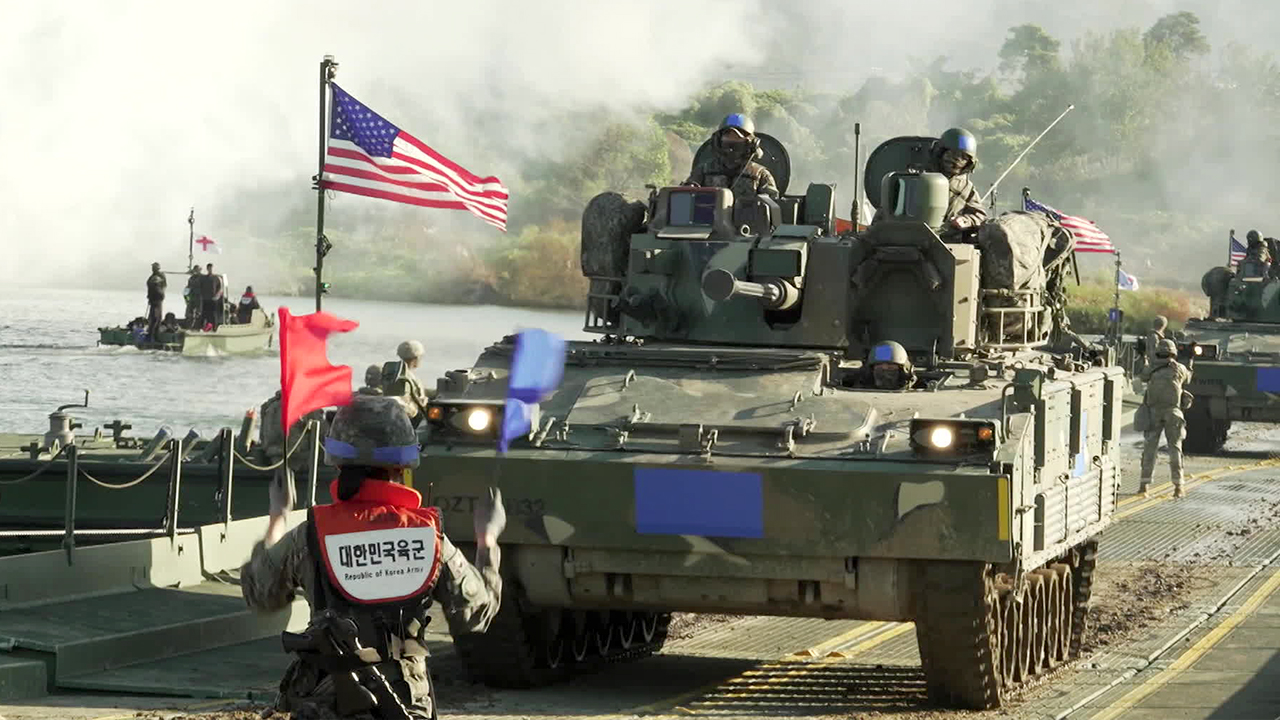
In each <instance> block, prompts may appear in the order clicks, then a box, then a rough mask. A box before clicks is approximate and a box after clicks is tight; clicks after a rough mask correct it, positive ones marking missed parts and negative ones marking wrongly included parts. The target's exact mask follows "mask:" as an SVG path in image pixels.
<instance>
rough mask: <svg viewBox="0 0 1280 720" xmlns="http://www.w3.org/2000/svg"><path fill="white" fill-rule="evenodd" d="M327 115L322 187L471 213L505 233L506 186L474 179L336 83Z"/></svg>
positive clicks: (491, 178)
mask: <svg viewBox="0 0 1280 720" xmlns="http://www.w3.org/2000/svg"><path fill="white" fill-rule="evenodd" d="M329 86H330V87H331V88H332V89H333V103H332V107H331V108H330V112H329V147H328V150H327V151H326V153H325V155H326V157H325V162H324V175H323V177H322V178H321V186H322V187H325V188H327V189H329V190H337V191H338V192H345V193H352V194H354V195H365V196H368V197H376V198H382V199H384V200H391V201H393V202H400V203H406V204H409V205H421V206H422V207H434V208H447V209H450V210H470V211H471V212H472V213H473V214H475V215H476V216H478V217H479V218H480V219H481V220H484V221H485V222H487V223H489V224H490V225H493V226H495V227H498V228H499V229H501V230H502V231H504V232H505V231H506V229H507V188H506V186H505V185H503V184H502V182H501V181H500V180H498V178H496V177H485V178H482V177H476V176H475V175H473V174H471V172H469V171H468V170H467V169H465V168H463V167H462V166H461V165H458V164H457V163H455V162H453V161H452V160H449V159H448V158H446V157H445V156H443V155H441V154H440V153H438V152H436V151H435V150H432V149H431V148H430V147H429V146H427V144H426V143H424V142H422V141H421V140H419V139H417V138H415V137H414V136H412V135H410V134H409V133H407V132H405V131H403V130H401V129H400V128H398V127H396V126H395V125H392V124H391V123H390V122H388V121H387V119H386V118H384V117H382V116H381V115H379V114H378V113H376V112H374V111H372V110H370V109H369V108H367V107H365V106H364V104H362V103H361V102H360V101H359V100H356V99H355V98H353V97H351V95H350V94H348V93H347V92H346V91H345V90H343V89H342V88H340V87H338V85H337V83H329Z"/></svg>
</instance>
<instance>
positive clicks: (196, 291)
mask: <svg viewBox="0 0 1280 720" xmlns="http://www.w3.org/2000/svg"><path fill="white" fill-rule="evenodd" d="M182 294H183V296H184V297H186V299H187V317H186V320H187V327H188V328H191V329H192V330H199V329H200V328H202V327H204V323H203V322H201V320H200V315H201V311H202V310H203V309H204V283H203V281H201V279H200V266H199V265H192V266H191V277H189V278H187V287H186V289H184V290H183V291H182Z"/></svg>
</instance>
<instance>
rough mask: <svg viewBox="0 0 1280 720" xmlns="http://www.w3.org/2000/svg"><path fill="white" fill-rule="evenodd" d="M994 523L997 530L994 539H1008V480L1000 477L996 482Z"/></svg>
mask: <svg viewBox="0 0 1280 720" xmlns="http://www.w3.org/2000/svg"><path fill="white" fill-rule="evenodd" d="M996 494H997V495H998V497H997V499H996V508H997V511H996V522H997V523H998V524H999V528H998V529H997V530H996V537H998V538H999V539H1001V540H1008V539H1009V478H1007V477H1005V476H1003V475H1001V476H1000V479H999V480H997V481H996Z"/></svg>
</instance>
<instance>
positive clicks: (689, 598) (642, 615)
mask: <svg viewBox="0 0 1280 720" xmlns="http://www.w3.org/2000/svg"><path fill="white" fill-rule="evenodd" d="M759 137H760V139H761V144H762V149H763V150H764V152H763V153H762V155H763V157H762V159H761V162H763V163H764V164H765V166H766V167H767V168H768V169H769V170H770V171H771V172H772V174H773V175H774V177H775V178H776V180H777V182H778V186H779V190H780V191H781V196H780V197H779V198H778V199H776V200H773V199H770V198H767V197H760V198H734V197H733V196H732V194H731V193H730V192H729V191H728V190H725V189H718V188H697V187H667V188H661V189H656V190H654V191H653V192H652V193H651V195H650V197H649V200H648V202H647V203H646V202H632V201H629V200H628V199H627V198H625V197H623V196H621V195H618V194H616V193H604V194H602V195H599V196H597V197H596V198H594V199H593V200H592V201H591V202H590V204H589V205H588V206H587V209H586V212H585V213H584V216H583V221H582V267H583V272H584V274H585V275H586V276H587V277H588V278H589V279H590V283H591V284H590V291H589V296H588V299H587V311H586V323H585V329H586V330H587V331H588V332H593V333H597V334H599V335H601V338H600V339H599V340H596V341H594V342H575V343H570V344H569V345H568V349H567V357H566V366H565V371H564V380H563V383H562V385H561V387H560V389H559V391H558V392H556V393H555V394H554V395H552V396H551V397H550V398H549V399H548V400H547V401H546V402H544V403H542V404H541V406H540V407H539V408H538V409H537V413H536V415H535V419H534V422H533V423H532V429H531V431H530V433H529V435H528V437H527V438H523V439H521V440H517V441H516V442H514V443H513V444H512V446H511V449H510V451H509V452H508V453H507V454H506V455H504V456H502V457H500V458H495V455H494V451H493V438H494V437H495V434H496V432H497V428H499V427H500V426H501V423H502V421H503V419H502V417H501V414H502V409H503V408H502V398H503V397H504V393H505V385H506V378H507V373H508V369H509V366H510V362H511V357H512V353H513V350H514V348H513V344H512V341H511V339H510V338H507V339H504V340H502V341H499V342H497V343H495V344H494V345H492V346H490V347H489V348H488V349H486V350H485V352H484V353H483V354H482V355H481V356H480V358H479V359H478V360H477V361H476V363H475V366H474V367H473V368H470V369H468V370H463V371H453V372H450V373H448V375H447V376H446V377H445V378H441V379H440V380H439V381H438V385H437V389H438V394H437V396H436V397H435V398H434V399H433V400H432V402H431V404H430V407H429V411H428V425H429V436H428V440H427V444H426V447H425V450H424V456H423V466H424V470H423V474H424V475H425V476H428V477H431V478H433V485H432V489H431V492H432V498H433V500H432V502H433V503H435V504H437V505H440V506H441V507H442V508H443V511H444V512H443V518H444V523H445V531H446V532H447V533H462V532H463V531H464V530H465V528H466V527H467V523H469V522H470V515H469V509H470V507H471V504H472V503H474V502H475V501H476V498H479V497H482V496H483V491H484V488H485V487H487V485H488V484H489V483H490V482H491V480H492V476H493V473H494V463H498V465H499V469H500V473H499V474H500V478H501V480H500V481H499V482H498V484H499V485H500V486H501V488H502V492H503V494H504V496H505V497H506V498H507V499H508V512H509V513H510V514H511V515H512V516H513V520H514V519H516V518H518V519H519V520H520V522H512V523H511V525H510V526H509V527H508V528H507V530H506V532H505V534H504V535H503V538H502V542H503V547H504V549H506V555H505V558H506V561H507V563H506V566H505V571H506V573H507V574H508V584H507V586H508V587H510V588H511V590H510V591H509V593H506V594H505V595H506V596H505V597H504V600H503V605H502V609H501V611H500V612H499V614H498V617H497V618H496V619H495V621H494V624H493V625H492V626H491V628H490V630H489V632H488V633H486V634H484V635H472V636H466V637H459V638H456V639H455V642H456V645H457V648H458V652H459V654H460V656H461V657H462V659H463V661H464V662H465V663H466V665H467V667H468V668H469V670H470V672H471V673H472V674H473V675H474V676H475V677H478V678H480V679H482V680H484V681H486V682H488V683H491V684H494V685H501V686H531V685H537V684H542V683H545V682H549V681H551V680H554V679H556V678H559V677H563V676H564V675H565V674H566V673H567V672H568V668H570V667H571V666H573V665H574V664H575V663H587V662H588V661H589V660H590V659H591V658H592V657H601V656H603V657H606V658H612V659H616V658H628V659H629V658H634V657H639V656H643V655H646V654H649V653H650V652H652V651H653V650H655V649H656V648H658V647H660V646H661V645H662V642H663V640H664V639H665V634H666V632H665V631H666V624H667V622H668V618H669V612H671V611H690V612H727V613H744V614H768V615H783V616H796V617H822V618H855V619H863V620H880V621H914V622H915V623H916V632H917V638H918V643H919V647H920V655H921V658H922V660H923V665H924V672H925V677H926V680H927V685H928V689H929V694H930V696H931V697H932V698H934V699H935V700H936V701H938V702H941V703H945V704H948V705H956V706H962V707H973V708H989V707H995V706H998V705H1000V704H1001V702H1002V700H1003V698H1004V697H1005V696H1006V693H1007V692H1009V690H1010V689H1011V688H1013V687H1015V686H1016V685H1017V684H1019V683H1021V682H1022V681H1024V680H1026V679H1027V678H1029V677H1031V676H1033V675H1035V674H1037V673H1041V672H1043V671H1046V670H1047V669H1049V668H1052V667H1054V666H1055V665H1056V664H1058V663H1060V662H1063V661H1066V660H1068V659H1070V658H1072V657H1075V656H1076V654H1077V653H1078V652H1079V650H1080V646H1081V638H1082V635H1083V632H1084V619H1085V612H1086V609H1087V606H1088V601H1089V594H1090V591H1091V587H1092V581H1093V573H1094V564H1095V555H1096V548H1097V536H1098V534H1099V533H1100V532H1101V531H1102V530H1103V528H1105V527H1106V526H1107V525H1108V524H1109V523H1110V521H1111V517H1112V514H1113V512H1114V509H1115V503H1116V491H1117V487H1118V484H1119V479H1120V470H1119V463H1118V453H1119V442H1118V441H1119V436H1120V427H1121V425H1122V420H1121V401H1122V397H1123V394H1124V387H1125V383H1126V380H1125V377H1124V374H1123V370H1122V368H1120V367H1119V366H1116V365H1115V364H1114V363H1113V362H1112V360H1111V356H1110V352H1111V351H1110V350H1109V349H1105V348H1096V349H1095V348H1086V347H1080V346H1079V341H1078V338H1076V340H1077V346H1074V347H1067V346H1064V345H1063V344H1062V343H1063V341H1064V339H1067V338H1071V337H1074V335H1073V334H1071V333H1070V332H1069V330H1068V329H1067V327H1066V319H1065V302H1066V282H1067V280H1068V279H1069V277H1070V259H1071V256H1072V248H1073V245H1072V242H1073V241H1072V238H1071V235H1070V234H1069V233H1067V232H1066V231H1064V230H1063V229H1062V228H1061V227H1060V226H1058V225H1057V223H1056V221H1053V220H1051V219H1049V218H1047V217H1045V216H1043V215H1040V214H1032V213H1024V212H1015V213H1006V214H1004V215H1002V216H1000V217H997V218H994V219H992V220H990V221H988V222H987V223H986V224H984V225H983V226H981V227H980V229H979V230H978V232H976V233H973V234H970V235H969V236H967V237H962V238H957V239H955V240H954V241H947V242H944V241H943V240H942V239H941V238H940V237H939V231H940V229H941V227H942V224H943V213H944V211H945V208H946V206H947V197H948V196H947V192H948V188H947V182H946V180H945V179H944V178H942V177H941V176H938V175H933V174H931V173H927V172H921V171H920V170H919V169H918V167H919V166H923V164H924V159H925V158H926V156H927V155H926V154H927V152H928V149H929V147H930V144H931V143H932V141H933V138H926V137H902V138H895V139H892V140H889V141H887V142H886V143H884V144H882V145H881V146H880V147H879V148H877V149H876V150H875V152H873V153H872V154H871V156H870V157H869V158H868V161H867V169H866V173H865V176H866V177H865V179H866V181H867V184H866V187H867V191H868V192H867V195H868V199H869V200H870V202H871V204H872V205H873V206H875V207H876V208H879V209H882V210H884V213H882V215H883V217H882V219H877V220H876V221H875V222H873V223H872V224H871V226H870V227H869V228H867V229H866V230H865V231H864V232H861V233H858V234H846V235H837V234H836V233H835V227H834V224H835V219H836V218H835V203H834V188H833V187H832V186H831V185H824V184H820V183H814V184H810V185H809V186H808V188H806V189H805V190H804V191H803V192H802V193H797V194H788V189H789V188H788V185H789V181H790V175H791V173H790V161H789V160H788V157H787V154H786V150H785V148H783V146H782V145H781V143H779V142H778V141H777V140H776V139H774V138H772V137H770V136H768V135H766V134H759ZM887 341H894V342H896V343H898V344H900V345H901V346H902V348H904V349H905V350H906V352H907V354H908V356H909V361H910V365H911V366H912V367H911V368H910V372H906V371H904V372H903V373H901V377H905V378H908V381H907V382H908V384H907V385H906V386H905V387H895V388H891V389H890V388H882V387H876V386H875V378H874V373H872V372H870V368H869V367H868V366H867V362H866V359H867V358H868V357H869V354H870V353H871V352H872V350H873V348H875V347H876V346H877V345H878V344H880V343H883V342H887ZM893 356H894V355H893V353H887V354H885V355H884V356H883V357H884V358H886V359H887V358H892V357H893ZM876 357H878V356H876ZM477 418H481V420H482V421H477Z"/></svg>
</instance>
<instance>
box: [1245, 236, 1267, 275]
mask: <svg viewBox="0 0 1280 720" xmlns="http://www.w3.org/2000/svg"><path fill="white" fill-rule="evenodd" d="M1245 239H1247V240H1248V241H1249V242H1248V248H1247V249H1246V250H1245V255H1244V260H1242V261H1241V262H1240V276H1241V277H1266V276H1267V275H1268V274H1269V273H1270V271H1271V253H1270V252H1269V251H1268V250H1267V245H1266V243H1264V242H1262V236H1261V235H1260V234H1259V233H1258V231H1257V230H1250V231H1249V232H1248V233H1247V234H1246V235H1245Z"/></svg>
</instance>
